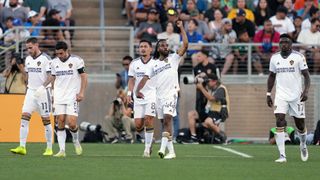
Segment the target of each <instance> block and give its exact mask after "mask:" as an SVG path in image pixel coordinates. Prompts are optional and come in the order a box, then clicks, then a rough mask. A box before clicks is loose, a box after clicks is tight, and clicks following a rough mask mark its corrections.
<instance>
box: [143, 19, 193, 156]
mask: <svg viewBox="0 0 320 180" xmlns="http://www.w3.org/2000/svg"><path fill="white" fill-rule="evenodd" d="M177 26H178V27H179V29H180V31H181V37H182V41H183V43H182V46H181V47H180V49H179V50H178V51H177V52H174V53H171V54H170V50H169V49H168V43H167V41H166V40H165V39H161V40H159V41H158V42H157V45H156V49H155V53H154V57H153V58H154V59H155V60H156V63H155V64H153V65H152V66H150V67H149V69H148V70H147V71H146V74H145V76H144V77H143V79H142V80H141V82H140V84H139V85H138V89H137V93H138V94H142V95H141V96H142V97H145V94H143V92H140V90H141V89H142V88H143V87H144V86H145V83H146V82H148V79H149V78H151V79H154V80H155V82H156V83H155V86H156V92H157V116H158V119H160V120H161V122H163V125H164V131H163V133H162V139H161V147H160V150H159V151H158V155H159V157H160V158H164V159H174V158H175V157H176V154H175V152H174V148H173V142H172V117H173V116H175V115H176V105H177V98H178V91H179V90H180V88H179V82H178V67H179V63H180V60H181V57H182V56H183V55H184V53H185V52H186V50H187V49H188V38H187V35H186V32H185V30H184V27H183V22H182V21H181V20H178V21H177ZM166 148H168V151H169V152H168V154H167V155H165V150H166Z"/></svg>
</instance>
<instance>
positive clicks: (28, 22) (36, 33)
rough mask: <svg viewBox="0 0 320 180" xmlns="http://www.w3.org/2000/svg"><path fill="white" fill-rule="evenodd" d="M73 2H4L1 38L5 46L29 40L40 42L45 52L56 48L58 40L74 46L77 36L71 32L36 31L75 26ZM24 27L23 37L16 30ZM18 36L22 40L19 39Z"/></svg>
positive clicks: (1, 3)
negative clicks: (15, 28)
mask: <svg viewBox="0 0 320 180" xmlns="http://www.w3.org/2000/svg"><path fill="white" fill-rule="evenodd" d="M71 16H72V4H71V0H37V1H34V0H1V1H0V37H3V38H2V39H1V43H2V44H1V45H2V46H9V45H11V44H13V43H15V41H17V40H19V41H21V40H24V39H26V38H28V37H37V38H39V42H40V44H41V45H42V46H43V48H44V49H43V51H45V52H46V49H49V48H52V47H53V46H54V45H55V43H56V41H57V40H63V41H66V42H67V43H68V44H69V46H71V45H72V36H73V32H72V31H69V30H48V29H45V28H44V29H41V30H40V29H34V28H33V27H41V26H74V25H75V21H74V20H73V19H72V18H71ZM17 26H18V27H24V28H21V29H20V30H19V33H16V32H14V31H12V29H13V28H14V27H17ZM17 35H18V37H16V36H17Z"/></svg>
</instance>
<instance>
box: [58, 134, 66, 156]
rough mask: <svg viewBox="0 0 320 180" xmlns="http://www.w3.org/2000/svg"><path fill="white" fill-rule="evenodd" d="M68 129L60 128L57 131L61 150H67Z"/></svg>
mask: <svg viewBox="0 0 320 180" xmlns="http://www.w3.org/2000/svg"><path fill="white" fill-rule="evenodd" d="M66 136H67V134H66V130H65V129H64V130H58V131H57V137H58V143H59V148H60V151H65V149H66V148H65V146H66Z"/></svg>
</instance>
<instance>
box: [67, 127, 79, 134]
mask: <svg viewBox="0 0 320 180" xmlns="http://www.w3.org/2000/svg"><path fill="white" fill-rule="evenodd" d="M78 129H79V128H78V126H77V125H75V126H69V130H70V131H71V132H74V133H76V132H77V131H78Z"/></svg>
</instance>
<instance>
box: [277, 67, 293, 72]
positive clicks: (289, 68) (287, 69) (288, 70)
mask: <svg viewBox="0 0 320 180" xmlns="http://www.w3.org/2000/svg"><path fill="white" fill-rule="evenodd" d="M287 72H295V68H294V67H282V68H277V69H276V73H287Z"/></svg>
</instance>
